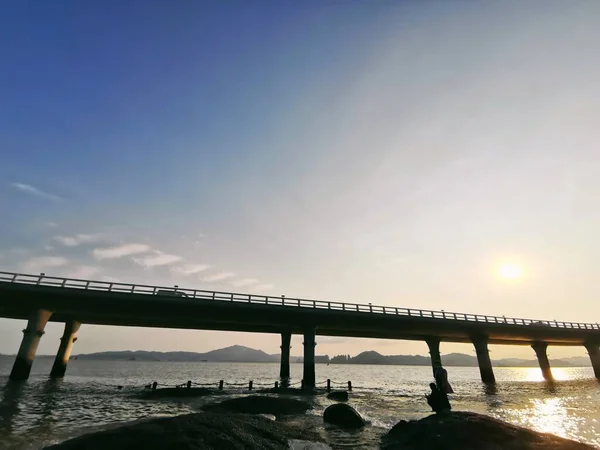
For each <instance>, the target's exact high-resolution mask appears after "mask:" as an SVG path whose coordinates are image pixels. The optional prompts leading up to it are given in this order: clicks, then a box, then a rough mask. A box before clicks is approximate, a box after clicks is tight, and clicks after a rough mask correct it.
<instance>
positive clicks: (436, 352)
mask: <svg viewBox="0 0 600 450" xmlns="http://www.w3.org/2000/svg"><path fill="white" fill-rule="evenodd" d="M425 342H427V346H428V347H429V355H430V356H431V368H432V369H433V374H434V375H435V371H436V370H437V369H438V368H439V367H442V356H441V355H440V340H439V339H438V338H429V339H427V340H426V341H425Z"/></svg>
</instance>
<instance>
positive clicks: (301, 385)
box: [300, 380, 304, 391]
mask: <svg viewBox="0 0 600 450" xmlns="http://www.w3.org/2000/svg"><path fill="white" fill-rule="evenodd" d="M300 390H301V391H303V390H304V380H300Z"/></svg>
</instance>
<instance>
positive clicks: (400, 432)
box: [381, 412, 593, 450]
mask: <svg viewBox="0 0 600 450" xmlns="http://www.w3.org/2000/svg"><path fill="white" fill-rule="evenodd" d="M381 444H382V445H381V448H382V449H385V450H396V449H398V450H400V449H402V450H417V449H418V450H433V449H435V450H459V449H460V450H591V449H592V448H593V447H590V446H589V445H586V444H582V443H580V442H576V441H571V440H569V439H563V438H560V437H558V436H554V435H552V434H547V433H539V432H537V431H533V430H529V429H527V428H523V427H519V426H516V425H512V424H509V423H506V422H503V421H501V420H498V419H494V418H492V417H488V416H484V415H482V414H476V413H469V412H448V413H445V414H434V415H431V416H428V417H425V418H423V419H420V420H411V421H409V422H407V421H404V420H402V421H400V422H399V423H397V424H396V425H394V427H393V428H392V429H391V430H390V431H389V432H388V433H387V434H386V435H385V436H384V437H383V438H382V443H381Z"/></svg>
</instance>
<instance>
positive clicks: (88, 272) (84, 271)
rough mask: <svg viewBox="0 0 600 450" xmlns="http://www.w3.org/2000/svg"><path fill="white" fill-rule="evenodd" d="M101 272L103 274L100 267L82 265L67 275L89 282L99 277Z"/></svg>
mask: <svg viewBox="0 0 600 450" xmlns="http://www.w3.org/2000/svg"><path fill="white" fill-rule="evenodd" d="M100 272H102V269H101V268H100V267H97V266H87V265H81V266H78V267H76V268H75V269H73V270H69V271H67V273H66V274H67V277H69V278H80V279H86V280H87V279H89V278H91V277H93V276H94V275H98V274H99V273H100Z"/></svg>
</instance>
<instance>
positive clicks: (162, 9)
mask: <svg viewBox="0 0 600 450" xmlns="http://www.w3.org/2000/svg"><path fill="white" fill-rule="evenodd" d="M543 6H544V7H543V9H542V8H540V4H539V3H535V2H516V1H515V2H512V1H509V2H502V3H498V2H477V3H474V2H467V1H464V2H463V1H452V2H448V1H437V2H436V1H432V2H416V1H415V2H410V1H405V2H397V1H389V2H388V1H381V2H358V1H356V2H345V4H341V3H339V2H318V1H308V2H267V1H264V2H244V1H231V2H192V1H181V2H176V4H174V3H172V2H159V1H143V2H142V1H129V2H118V1H105V2H91V1H82V2H69V1H60V2H41V1H28V2H12V3H7V4H5V5H3V13H2V14H1V15H0V42H1V44H0V58H1V59H0V60H1V61H2V67H3V69H2V70H1V71H0V99H1V102H0V158H1V159H0V160H1V161H2V164H0V211H2V215H1V216H2V220H1V221H0V269H1V270H6V271H20V272H33V273H38V272H45V273H47V274H53V275H68V276H77V277H84V278H87V277H90V278H96V279H107V280H108V279H111V280H121V281H125V282H145V283H156V284H166V285H173V284H179V285H181V286H189V287H197V288H206V289H220V290H237V291H247V292H256V293H265V294H277V295H278V294H286V295H290V296H305V297H314V298H320V299H331V300H337V301H349V302H360V303H368V302H372V303H377V304H383V305H395V306H410V307H415V308H426V309H427V308H429V309H445V310H456V311H464V312H471V313H482V314H498V315H503V314H504V315H512V316H517V317H534V318H544V319H558V320H560V319H564V320H573V321H592V322H595V321H596V320H598V317H600V306H598V305H599V304H598V302H597V300H596V299H597V297H598V294H599V293H600V292H599V291H600V288H599V287H598V286H597V282H596V279H597V272H596V270H597V269H596V268H597V267H598V265H599V263H600V243H599V242H600V241H598V239H597V238H596V236H597V230H598V225H599V222H600V208H599V203H598V198H599V197H598V194H599V190H600V181H599V180H600V177H599V176H598V175H599V174H600V173H599V172H600V153H599V151H598V137H597V129H598V118H599V117H600V106H599V105H600V83H599V82H598V80H599V79H600V61H599V60H598V58H597V55H598V54H600V31H599V30H598V27H597V24H596V20H595V19H596V18H597V17H598V13H600V4H599V3H597V2H593V1H573V2H561V1H549V2H544V5H543ZM504 262H510V263H514V264H518V265H520V266H521V267H522V268H523V277H522V278H521V279H519V280H512V281H507V280H501V279H499V278H498V277H497V276H496V271H497V267H498V266H499V265H500V264H502V263H504ZM22 328H23V324H22V323H20V322H18V321H7V320H1V321H0V337H1V339H0V352H4V353H14V352H15V351H16V350H17V348H18V343H19V339H20V330H21V329H22ZM60 332H61V331H60V326H58V325H50V326H49V327H48V333H47V335H46V336H45V337H44V339H43V341H42V344H41V345H40V352H42V353H52V352H54V351H55V347H56V346H57V345H58V343H57V342H58V341H57V338H58V336H59V335H60ZM295 339H296V340H295V341H294V342H295V345H294V348H295V349H296V350H297V352H299V351H300V348H301V347H300V344H299V342H300V340H299V338H295ZM234 343H245V344H246V345H251V346H254V347H260V348H263V349H265V350H268V351H272V352H275V351H277V349H278V346H279V341H278V338H277V337H276V336H265V335H244V334H234V333H211V332H198V331H173V330H160V331H156V330H143V329H133V328H132V329H113V328H108V327H92V326H89V327H85V326H84V327H82V329H81V331H80V340H79V341H78V342H77V346H76V349H75V352H87V351H97V350H108V349H125V348H128V349H138V348H139V349H157V350H175V349H181V350H184V349H185V350H197V351H203V350H209V349H212V348H216V347H219V346H222V345H229V344H234ZM371 348H375V349H377V350H379V351H381V352H383V353H417V352H418V353H424V352H426V347H425V345H424V344H422V343H407V342H388V341H373V340H348V339H338V340H336V339H321V341H320V344H319V347H318V351H319V352H321V353H329V354H336V353H353V354H354V353H356V352H358V351H360V350H364V349H371ZM445 350H446V351H450V350H459V351H466V352H471V351H472V350H471V348H470V347H469V346H454V345H448V346H446V347H445ZM553 351H554V354H556V355H558V354H563V352H568V351H567V350H562V349H553ZM577 352H578V353H583V350H582V349H578V350H577ZM565 354H566V353H565ZM497 355H498V356H508V355H513V356H514V355H517V356H521V355H525V356H531V355H532V352H531V351H530V350H529V349H524V348H519V349H513V348H508V349H506V348H498V349H497Z"/></svg>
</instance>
